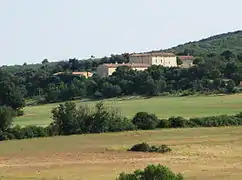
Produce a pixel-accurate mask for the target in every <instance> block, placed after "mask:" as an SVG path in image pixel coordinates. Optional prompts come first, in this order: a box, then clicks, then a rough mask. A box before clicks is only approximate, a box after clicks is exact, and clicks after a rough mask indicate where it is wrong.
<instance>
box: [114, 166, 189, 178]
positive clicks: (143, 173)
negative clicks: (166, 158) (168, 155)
mask: <svg viewBox="0 0 242 180" xmlns="http://www.w3.org/2000/svg"><path fill="white" fill-rule="evenodd" d="M183 179H184V178H183V176H182V175H181V174H180V173H179V174H175V173H174V172H172V171H171V170H170V169H169V168H168V167H166V166H161V165H157V166H156V165H148V166H147V167H146V168H145V169H144V170H136V171H135V172H134V173H132V174H125V173H121V174H120V176H119V178H118V179H117V180H183Z"/></svg>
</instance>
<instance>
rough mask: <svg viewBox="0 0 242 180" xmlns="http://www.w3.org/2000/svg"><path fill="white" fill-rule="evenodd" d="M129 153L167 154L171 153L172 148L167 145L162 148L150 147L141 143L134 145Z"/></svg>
mask: <svg viewBox="0 0 242 180" xmlns="http://www.w3.org/2000/svg"><path fill="white" fill-rule="evenodd" d="M128 151H136V152H157V153H166V152H170V151H171V148H169V147H168V146H167V145H165V144H163V145H161V146H150V145H149V144H147V143H141V144H136V145H134V146H133V147H132V148H130V149H129V150H128Z"/></svg>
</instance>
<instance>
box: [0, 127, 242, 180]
mask: <svg viewBox="0 0 242 180" xmlns="http://www.w3.org/2000/svg"><path fill="white" fill-rule="evenodd" d="M144 141H145V142H148V143H151V144H157V145H161V144H167V145H169V146H170V147H171V148H172V149H173V151H172V152H171V153H169V154H156V153H154V154H149V153H134V152H126V151H125V149H126V148H129V147H130V146H131V145H133V144H135V143H139V142H144ZM149 163H160V164H162V165H167V166H169V167H170V168H171V169H172V170H174V171H175V172H181V173H183V174H184V176H185V177H186V179H188V180H191V179H192V180H194V179H196V180H204V179H209V180H210V179H211V180H221V179H233V180H241V179H242V127H226V128H197V129H170V130H168V129H167V130H155V131H145V132H144V131H143V132H141V131H138V132H122V133H107V134H94V135H79V136H69V137H67V136H66V137H54V138H43V139H32V140H21V141H5V142H1V143H0V177H1V178H0V179H3V180H19V179H21V180H26V179H27V180H40V179H41V180H43V179H44V180H57V179H65V180H66V179H67V180H82V179H83V180H114V179H115V178H116V177H117V175H118V174H119V173H120V172H122V171H129V172H130V171H133V170H134V169H137V168H144V167H145V166H147V165H148V164H149Z"/></svg>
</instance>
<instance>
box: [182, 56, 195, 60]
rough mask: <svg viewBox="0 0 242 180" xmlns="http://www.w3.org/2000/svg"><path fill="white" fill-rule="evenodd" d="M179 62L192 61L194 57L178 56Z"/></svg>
mask: <svg viewBox="0 0 242 180" xmlns="http://www.w3.org/2000/svg"><path fill="white" fill-rule="evenodd" d="M178 57H179V59H180V60H182V61H184V60H193V59H194V57H193V56H178Z"/></svg>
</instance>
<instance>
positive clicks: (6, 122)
mask: <svg viewBox="0 0 242 180" xmlns="http://www.w3.org/2000/svg"><path fill="white" fill-rule="evenodd" d="M13 115H14V112H13V110H12V109H11V108H9V107H5V106H0V130H1V131H2V132H4V131H6V130H7V129H8V128H10V126H11V125H12V122H13Z"/></svg>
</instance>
